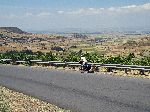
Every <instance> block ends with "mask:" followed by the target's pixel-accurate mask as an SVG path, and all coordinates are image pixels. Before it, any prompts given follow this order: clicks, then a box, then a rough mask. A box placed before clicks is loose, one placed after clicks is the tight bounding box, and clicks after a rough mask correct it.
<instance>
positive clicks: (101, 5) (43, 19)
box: [0, 0, 150, 31]
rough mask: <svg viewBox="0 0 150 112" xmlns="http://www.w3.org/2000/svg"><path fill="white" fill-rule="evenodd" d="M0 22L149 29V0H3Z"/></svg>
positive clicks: (45, 26)
mask: <svg viewBox="0 0 150 112" xmlns="http://www.w3.org/2000/svg"><path fill="white" fill-rule="evenodd" d="M0 26H17V27H19V28H22V29H24V30H48V29H62V28H85V29H95V30H97V31H98V30H101V29H107V28H121V29H123V28H129V29H135V28H136V29H138V28H139V29H150V0H0Z"/></svg>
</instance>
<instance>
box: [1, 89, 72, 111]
mask: <svg viewBox="0 0 150 112" xmlns="http://www.w3.org/2000/svg"><path fill="white" fill-rule="evenodd" d="M0 112H71V111H70V110H65V109H61V108H59V107H57V106H55V105H52V104H50V103H47V102H44V101H41V100H39V99H36V98H33V97H31V96H27V95H24V94H23V93H19V92H15V91H12V90H10V89H7V88H5V87H2V86H0Z"/></svg>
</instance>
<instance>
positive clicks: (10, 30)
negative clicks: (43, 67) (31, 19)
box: [0, 27, 28, 34]
mask: <svg viewBox="0 0 150 112" xmlns="http://www.w3.org/2000/svg"><path fill="white" fill-rule="evenodd" d="M0 30H6V31H7V32H8V33H11V32H12V33H18V34H28V33H27V32H25V31H22V30H21V29H19V28H17V27H0Z"/></svg>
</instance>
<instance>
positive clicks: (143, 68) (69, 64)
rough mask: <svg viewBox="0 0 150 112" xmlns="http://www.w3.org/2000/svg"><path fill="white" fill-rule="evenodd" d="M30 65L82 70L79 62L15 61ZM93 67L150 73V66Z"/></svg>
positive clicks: (97, 64) (109, 65)
mask: <svg viewBox="0 0 150 112" xmlns="http://www.w3.org/2000/svg"><path fill="white" fill-rule="evenodd" d="M0 61H2V62H5V63H6V64H10V63H11V62H12V59H1V60H0ZM27 62H28V63H30V65H31V66H32V65H35V64H36V65H38V66H39V65H41V66H55V67H56V68H58V67H63V68H65V67H70V68H72V69H75V68H76V67H78V68H80V67H81V64H79V62H61V61H46V62H43V61H42V60H29V61H15V63H17V64H23V63H27ZM88 64H89V65H91V66H92V67H93V66H94V67H96V71H99V69H101V68H106V69H107V72H113V70H118V69H119V70H124V71H125V73H126V74H128V72H129V71H132V70H138V71H139V74H141V75H145V72H146V71H148V72H150V66H139V65H121V64H102V63H88Z"/></svg>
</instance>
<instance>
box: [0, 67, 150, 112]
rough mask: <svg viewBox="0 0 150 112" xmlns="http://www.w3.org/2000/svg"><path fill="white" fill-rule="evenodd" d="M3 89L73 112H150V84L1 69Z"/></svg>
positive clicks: (68, 73) (87, 75) (71, 73)
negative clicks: (21, 93) (6, 88)
mask: <svg viewBox="0 0 150 112" xmlns="http://www.w3.org/2000/svg"><path fill="white" fill-rule="evenodd" d="M0 85H3V86H6V87H8V88H10V89H13V90H16V91H19V92H23V93H25V94H27V95H31V96H34V97H36V98H39V99H41V100H44V101H47V102H50V103H52V104H55V105H57V106H59V107H62V108H66V109H70V110H72V111H74V112H150V80H149V79H142V78H141V79H140V78H129V77H121V76H111V75H106V74H105V75H104V74H100V75H97V74H93V73H80V72H78V71H65V70H50V69H46V68H39V67H38V68H35V67H20V66H12V65H0Z"/></svg>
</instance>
